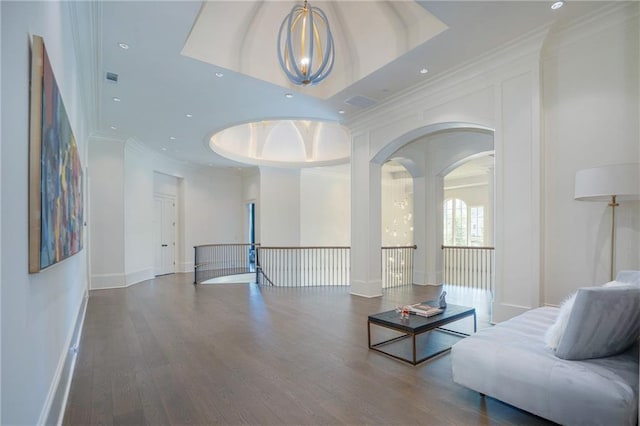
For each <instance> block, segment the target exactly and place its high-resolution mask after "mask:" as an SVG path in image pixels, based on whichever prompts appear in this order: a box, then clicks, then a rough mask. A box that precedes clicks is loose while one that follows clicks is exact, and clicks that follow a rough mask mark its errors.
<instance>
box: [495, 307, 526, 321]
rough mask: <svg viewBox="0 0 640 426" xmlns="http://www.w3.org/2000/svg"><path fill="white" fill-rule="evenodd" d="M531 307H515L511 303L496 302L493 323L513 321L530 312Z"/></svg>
mask: <svg viewBox="0 0 640 426" xmlns="http://www.w3.org/2000/svg"><path fill="white" fill-rule="evenodd" d="M530 309H531V307H530V306H521V305H514V304H511V303H504V302H496V303H494V304H493V315H492V318H491V319H492V321H494V322H496V323H499V322H502V321H506V320H508V319H511V318H513V317H515V316H517V315H520V314H522V313H525V312H526V311H528V310H530Z"/></svg>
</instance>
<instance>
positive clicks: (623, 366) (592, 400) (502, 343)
mask: <svg viewBox="0 0 640 426" xmlns="http://www.w3.org/2000/svg"><path fill="white" fill-rule="evenodd" d="M616 280H618V281H624V282H626V283H630V284H629V285H625V288H626V290H625V289H623V290H607V293H612V292H618V293H617V294H620V293H619V292H620V291H627V293H625V296H624V298H623V304H624V306H625V308H624V309H626V310H631V311H633V312H631V317H629V316H627V317H626V318H625V320H624V321H621V320H620V319H619V318H613V319H611V318H605V319H602V318H600V319H597V318H595V317H596V315H595V314H594V313H593V309H592V308H593V306H595V305H598V303H594V301H593V300H589V301H588V302H587V305H588V307H587V308H588V309H587V310H586V314H585V315H587V316H585V315H583V316H582V317H581V318H577V317H576V316H577V315H578V313H577V312H575V311H577V310H578V308H575V307H574V309H573V310H572V311H571V316H573V317H576V318H574V320H575V321H573V322H574V324H571V319H570V320H569V324H568V325H567V328H566V331H565V333H573V334H576V330H577V328H576V326H577V325H579V324H581V323H585V324H586V323H588V322H593V324H591V326H592V327H596V328H598V327H600V325H601V324H604V323H606V322H607V321H610V320H611V321H616V324H617V323H621V322H625V323H627V322H633V324H631V326H632V327H634V329H633V331H631V332H632V333H635V336H636V337H635V342H636V343H635V344H632V346H631V347H630V348H629V349H628V350H625V351H624V352H623V353H619V354H616V355H612V356H606V357H600V358H592V359H580V360H576V358H580V357H574V360H568V359H562V358H560V357H558V355H559V354H560V353H559V352H555V351H554V350H552V349H550V348H548V347H546V345H545V339H544V336H545V332H546V331H547V329H548V328H549V327H550V326H551V325H552V324H554V322H555V321H556V318H557V317H558V313H559V312H560V309H559V308H553V307H543V308H537V309H533V310H531V311H528V312H526V313H524V314H522V315H519V316H517V317H515V318H512V319H511V320H509V321H505V322H503V323H499V324H497V325H496V326H494V327H490V328H487V329H483V330H480V331H479V332H478V333H476V334H474V335H472V336H470V337H468V338H465V339H462V340H461V341H460V342H458V343H457V344H455V345H454V346H453V348H452V350H451V359H452V369H453V380H454V381H455V382H456V383H459V384H461V385H463V386H465V387H468V388H470V389H473V390H475V391H477V392H480V393H482V394H485V395H488V396H491V397H493V398H496V399H499V400H501V401H504V402H506V403H508V404H511V405H514V406H516V407H518V408H521V409H523V410H526V411H529V412H531V413H533V414H536V415H538V416H540V417H544V418H546V419H549V420H552V421H554V422H557V423H560V424H565V425H578V424H579V425H584V424H595V425H635V424H636V423H637V421H638V386H639V383H638V382H639V379H638V359H639V354H638V342H637V338H638V337H637V336H638V327H640V326H639V325H638V324H637V322H640V321H639V318H640V296H638V294H640V272H637V271H632V272H629V271H627V272H624V273H620V274H618V277H617V278H616ZM634 282H635V284H631V283H634ZM628 287H635V288H631V289H629V288H628ZM636 290H637V291H636ZM581 291H582V289H581ZM629 291H630V292H631V293H629ZM602 292H603V290H601V289H597V288H590V289H585V290H584V293H585V294H591V295H593V294H596V295H599V294H601V293H602ZM629 294H631V295H632V296H629ZM578 297H580V294H579V295H578ZM617 308H619V305H616V309H608V310H605V311H604V312H605V313H604V314H603V315H604V316H610V315H609V313H611V312H617V311H618V309H617ZM589 309H591V310H589ZM592 318H593V319H592ZM629 318H632V320H631V321H629ZM571 328H573V331H571V330H570V329H571ZM592 331H593V330H592ZM598 332H599V331H598V330H596V332H593V333H592V332H590V333H589V338H591V336H596V335H597V334H598ZM616 333H617V332H614V333H613V334H616ZM607 334H608V335H610V334H611V333H607ZM573 337H574V340H576V336H573ZM595 338H596V337H594V339H595ZM567 339H568V337H567V338H566V339H565V344H564V347H565V349H566V348H567V347H568V345H567V344H566V343H567V342H566V340H567ZM607 339H608V337H607ZM577 340H578V343H577V344H576V345H575V346H580V345H582V344H583V343H584V340H585V338H584V336H579V337H578V338H577ZM601 340H602V339H601ZM600 343H602V342H600ZM562 344H563V343H562V342H561V346H562ZM607 344H608V343H607ZM575 346H574V347H575ZM565 352H566V351H565ZM564 357H565V358H566V356H564Z"/></svg>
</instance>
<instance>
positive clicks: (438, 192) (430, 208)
mask: <svg viewBox="0 0 640 426" xmlns="http://www.w3.org/2000/svg"><path fill="white" fill-rule="evenodd" d="M443 197H444V179H443V177H442V176H433V175H431V174H429V175H428V176H427V178H426V182H425V198H426V218H425V225H426V232H425V239H426V242H427V244H426V246H425V247H426V250H425V255H426V282H427V283H428V284H433V285H438V284H440V283H442V202H443V201H444V200H443Z"/></svg>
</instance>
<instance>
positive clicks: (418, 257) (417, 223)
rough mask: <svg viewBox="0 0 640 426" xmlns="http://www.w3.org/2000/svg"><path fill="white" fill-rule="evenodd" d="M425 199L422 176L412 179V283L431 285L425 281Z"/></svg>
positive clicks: (426, 241)
mask: <svg viewBox="0 0 640 426" xmlns="http://www.w3.org/2000/svg"><path fill="white" fill-rule="evenodd" d="M427 215H428V213H427V197H426V193H425V178H424V176H421V177H417V178H414V179H413V242H414V244H415V245H416V246H417V247H418V248H417V249H416V251H415V253H414V254H413V282H414V283H415V284H421V285H422V284H431V283H430V282H429V281H427V271H426V268H427V244H428V241H429V240H428V239H427V236H426V218H427Z"/></svg>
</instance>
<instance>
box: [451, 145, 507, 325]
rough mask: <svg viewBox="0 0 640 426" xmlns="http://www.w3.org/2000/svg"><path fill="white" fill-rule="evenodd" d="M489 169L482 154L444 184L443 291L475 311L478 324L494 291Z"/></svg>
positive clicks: (487, 311)
mask: <svg viewBox="0 0 640 426" xmlns="http://www.w3.org/2000/svg"><path fill="white" fill-rule="evenodd" d="M494 169H495V164H494V155H493V153H491V152H487V153H482V154H478V155H474V156H471V157H470V158H468V159H466V160H464V161H461V162H459V163H458V164H456V165H455V166H454V167H453V168H450V169H448V170H447V174H446V175H445V176H444V179H443V184H444V185H443V187H444V191H443V198H444V201H443V204H442V225H443V226H442V242H443V243H442V271H443V274H442V275H443V283H444V289H445V291H447V294H448V295H449V298H450V299H451V300H453V301H455V303H457V304H460V305H466V306H473V307H475V308H476V312H477V314H478V316H479V317H480V320H481V322H483V323H484V322H488V321H489V320H490V318H491V303H492V301H493V296H494V289H495V288H494V287H495V283H494V282H495V279H494V271H495V260H494V247H493V241H494V235H493V217H494V210H495V205H494V197H493V194H494V190H493V188H494V185H493V182H494ZM484 319H486V321H485V320H484Z"/></svg>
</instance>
